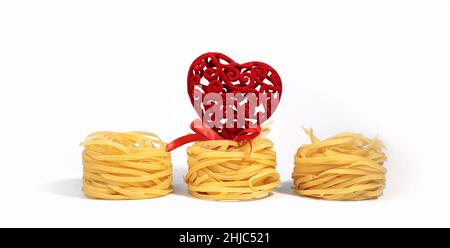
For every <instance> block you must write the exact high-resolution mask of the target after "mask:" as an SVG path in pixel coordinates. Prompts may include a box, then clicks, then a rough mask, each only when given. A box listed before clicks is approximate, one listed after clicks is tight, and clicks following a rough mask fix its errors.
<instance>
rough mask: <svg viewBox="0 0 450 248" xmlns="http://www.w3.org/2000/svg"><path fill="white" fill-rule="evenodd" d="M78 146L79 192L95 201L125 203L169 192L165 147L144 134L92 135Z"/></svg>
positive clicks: (169, 162)
mask: <svg viewBox="0 0 450 248" xmlns="http://www.w3.org/2000/svg"><path fill="white" fill-rule="evenodd" d="M81 145H83V146H84V147H85V150H84V151H83V171H84V173H83V174H84V175H83V192H84V193H85V195H86V196H88V197H90V198H96V199H109V200H126V199H145V198H153V197H159V196H164V195H167V194H169V193H170V192H172V164H171V159H170V153H168V152H166V151H165V147H166V144H165V143H164V142H162V141H161V140H160V139H159V138H158V136H156V135H155V134H152V133H147V132H95V133H92V134H90V135H89V136H88V137H87V138H86V141H85V142H83V143H82V144H81Z"/></svg>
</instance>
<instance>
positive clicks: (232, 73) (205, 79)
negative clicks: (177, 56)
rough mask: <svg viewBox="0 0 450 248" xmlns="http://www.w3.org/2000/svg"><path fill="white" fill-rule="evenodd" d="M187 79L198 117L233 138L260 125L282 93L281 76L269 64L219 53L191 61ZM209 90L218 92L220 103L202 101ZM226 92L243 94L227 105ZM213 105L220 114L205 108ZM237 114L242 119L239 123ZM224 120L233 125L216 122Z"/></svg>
mask: <svg viewBox="0 0 450 248" xmlns="http://www.w3.org/2000/svg"><path fill="white" fill-rule="evenodd" d="M187 81H188V94H189V97H190V100H191V103H192V105H193V106H194V108H195V109H196V111H197V113H198V114H199V116H200V118H202V119H203V122H204V123H205V124H207V125H209V126H210V127H211V128H212V129H213V130H214V131H216V132H217V133H218V134H219V135H220V136H221V137H222V138H224V139H232V138H233V137H235V136H236V135H237V134H238V133H239V132H240V131H242V130H243V129H246V128H249V127H251V126H252V125H261V124H262V123H263V122H264V121H265V120H267V119H268V118H269V117H270V116H271V115H272V114H273V112H274V111H275V109H276V108H277V106H278V102H279V100H280V98H281V93H282V83H281V78H280V76H279V75H278V73H277V72H276V71H275V69H273V68H272V67H271V66H270V65H268V64H266V63H263V62H247V63H243V64H239V63H236V62H235V61H233V60H232V59H231V58H229V57H228V56H226V55H224V54H221V53H205V54H203V55H201V56H200V57H198V58H197V59H196V60H194V62H193V63H192V65H191V67H190V68H189V73H188V79H187ZM210 93H216V94H219V95H220V97H221V98H222V99H221V101H220V103H219V102H217V101H211V100H210V101H209V102H207V103H205V102H204V101H202V99H205V97H206V98H207V95H208V94H210ZM229 93H232V94H235V95H236V94H240V95H241V96H242V97H240V98H239V97H236V96H235V97H234V98H233V100H234V101H233V103H232V104H233V106H229V105H226V104H224V103H225V102H226V97H227V96H229ZM250 95H251V96H252V97H256V100H257V104H256V105H255V104H252V103H251V102H250V101H249V97H250ZM218 105H219V106H218ZM212 107H216V108H217V107H218V108H219V109H220V113H221V116H218V115H216V114H215V113H214V112H211V111H208V110H209V109H210V108H212ZM239 111H241V113H239ZM239 114H242V115H243V116H244V119H245V121H243V122H238V115H239ZM205 116H206V118H205ZM225 122H231V123H232V124H231V125H219V126H218V125H217V123H221V124H224V123H225ZM213 123H214V124H213ZM229 126H232V127H229Z"/></svg>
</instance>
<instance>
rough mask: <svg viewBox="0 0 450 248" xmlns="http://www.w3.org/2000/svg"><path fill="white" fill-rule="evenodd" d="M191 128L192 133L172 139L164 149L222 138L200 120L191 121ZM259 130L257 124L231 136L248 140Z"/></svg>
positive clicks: (256, 134)
mask: <svg viewBox="0 0 450 248" xmlns="http://www.w3.org/2000/svg"><path fill="white" fill-rule="evenodd" d="M191 129H192V131H194V133H193V134H188V135H184V136H181V137H179V138H177V139H175V140H174V141H172V142H170V143H169V144H168V145H167V146H166V151H168V152H170V151H172V150H174V149H176V148H178V147H180V146H182V145H185V144H187V143H190V142H194V141H199V140H223V138H222V137H221V136H220V135H219V134H218V133H216V132H215V131H214V130H212V129H211V128H210V127H208V126H207V125H205V124H204V123H203V122H202V121H201V120H199V119H197V120H195V121H193V122H192V123H191ZM260 132H261V127H260V126H259V125H258V126H256V127H253V128H246V129H244V130H242V131H240V132H239V133H238V135H236V136H235V137H234V138H233V141H236V142H240V141H244V140H245V141H250V140H252V139H254V138H256V137H257V136H258V135H259V133H260Z"/></svg>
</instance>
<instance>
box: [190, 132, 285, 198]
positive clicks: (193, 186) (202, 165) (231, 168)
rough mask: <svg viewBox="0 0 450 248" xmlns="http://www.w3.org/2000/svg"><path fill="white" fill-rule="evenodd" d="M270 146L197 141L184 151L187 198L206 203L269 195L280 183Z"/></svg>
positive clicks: (259, 141) (259, 142)
mask: <svg viewBox="0 0 450 248" xmlns="http://www.w3.org/2000/svg"><path fill="white" fill-rule="evenodd" d="M272 148H273V143H272V142H271V141H270V140H268V139H265V138H261V137H260V136H259V137H257V138H255V139H253V140H252V141H251V142H246V141H244V142H235V141H232V140H211V141H199V142H196V143H195V144H194V145H192V146H190V147H188V149H187V154H188V164H189V171H188V173H187V174H186V176H185V178H184V179H185V181H186V183H187V184H188V189H189V192H190V194H191V195H193V196H195V197H198V198H201V199H207V200H224V201H226V200H231V201H233V200H251V199H258V198H262V197H265V196H268V195H270V194H271V192H272V191H273V189H274V188H275V187H277V186H278V185H279V183H280V177H279V174H278V172H277V171H276V169H275V167H276V153H275V151H273V149H272Z"/></svg>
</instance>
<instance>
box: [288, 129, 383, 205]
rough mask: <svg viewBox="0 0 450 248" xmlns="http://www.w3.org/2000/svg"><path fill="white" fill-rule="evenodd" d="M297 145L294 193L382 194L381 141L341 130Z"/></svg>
mask: <svg viewBox="0 0 450 248" xmlns="http://www.w3.org/2000/svg"><path fill="white" fill-rule="evenodd" d="M305 132H306V134H307V135H308V136H309V137H310V139H311V143H312V144H308V145H304V146H302V147H300V148H299V149H298V151H297V153H296V156H295V169H294V172H293V174H292V178H293V179H294V185H295V190H296V192H297V193H298V194H300V195H303V196H308V197H314V198H320V199H326V200H366V199H372V198H377V197H378V196H380V195H382V194H383V189H384V185H385V174H386V170H385V168H384V167H383V164H384V161H385V160H386V156H385V154H384V153H383V152H382V148H384V146H383V144H382V142H381V141H379V140H377V139H373V140H371V139H367V138H365V137H364V136H362V135H359V134H353V133H342V134H338V135H336V136H333V137H331V138H329V139H326V140H323V141H321V140H319V139H318V138H317V137H316V136H314V134H313V130H312V129H310V130H306V129H305Z"/></svg>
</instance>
